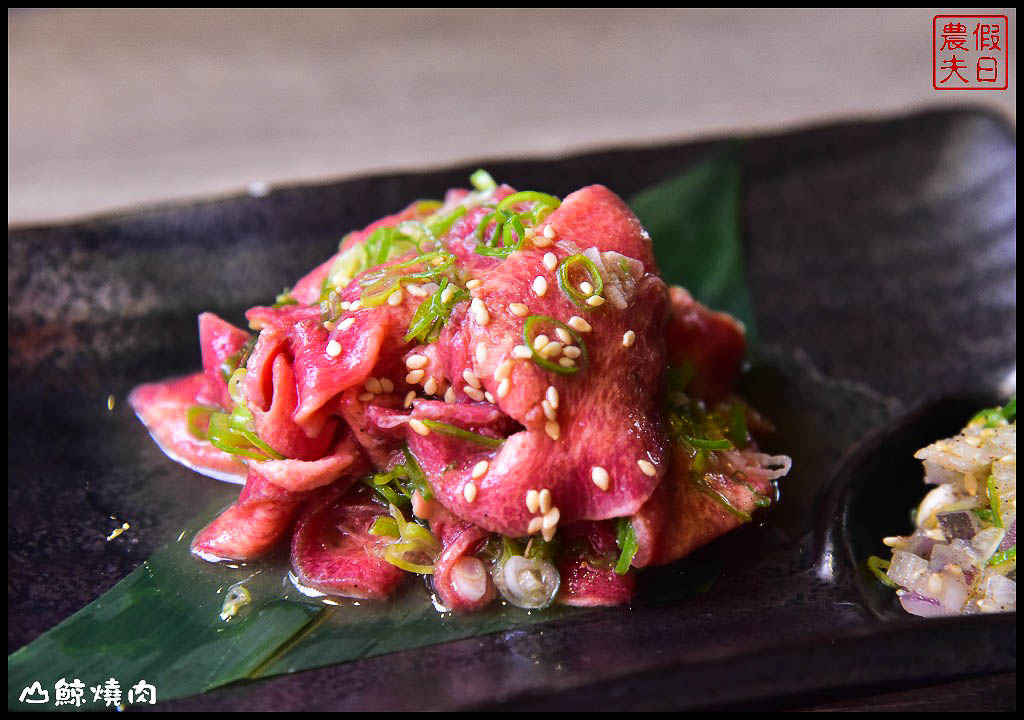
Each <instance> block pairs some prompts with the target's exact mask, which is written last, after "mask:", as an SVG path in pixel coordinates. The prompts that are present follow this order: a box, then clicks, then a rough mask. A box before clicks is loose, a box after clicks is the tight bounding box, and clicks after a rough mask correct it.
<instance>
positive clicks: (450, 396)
mask: <svg viewBox="0 0 1024 720" xmlns="http://www.w3.org/2000/svg"><path fill="white" fill-rule="evenodd" d="M444 401H445V402H446V403H448V404H449V405H454V404H455V388H453V387H452V386H451V385H449V386H448V389H447V390H445V391H444Z"/></svg>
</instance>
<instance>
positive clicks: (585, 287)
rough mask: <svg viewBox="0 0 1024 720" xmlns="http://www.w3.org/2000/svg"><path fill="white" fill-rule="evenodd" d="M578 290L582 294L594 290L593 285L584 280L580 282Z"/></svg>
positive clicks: (587, 293)
mask: <svg viewBox="0 0 1024 720" xmlns="http://www.w3.org/2000/svg"><path fill="white" fill-rule="evenodd" d="M580 292H581V293H583V294H584V295H589V294H590V293H592V292H594V286H593V285H591V284H590V283H588V282H587V281H586V280H584V281H583V282H581V283H580Z"/></svg>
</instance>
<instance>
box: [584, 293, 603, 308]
mask: <svg viewBox="0 0 1024 720" xmlns="http://www.w3.org/2000/svg"><path fill="white" fill-rule="evenodd" d="M587 305H589V306H590V307H601V306H602V305H604V298H603V297H601V296H600V295H591V296H590V297H588V298H587Z"/></svg>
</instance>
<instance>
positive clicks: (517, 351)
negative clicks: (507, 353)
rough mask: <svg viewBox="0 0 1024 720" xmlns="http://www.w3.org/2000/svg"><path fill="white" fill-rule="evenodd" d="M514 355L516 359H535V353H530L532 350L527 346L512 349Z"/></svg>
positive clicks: (517, 346)
mask: <svg viewBox="0 0 1024 720" xmlns="http://www.w3.org/2000/svg"><path fill="white" fill-rule="evenodd" d="M512 354H513V355H514V356H515V357H517V358H521V359H523V360H529V359H530V358H532V357H533V353H532V352H530V348H528V347H527V346H526V345H516V346H515V347H514V348H512Z"/></svg>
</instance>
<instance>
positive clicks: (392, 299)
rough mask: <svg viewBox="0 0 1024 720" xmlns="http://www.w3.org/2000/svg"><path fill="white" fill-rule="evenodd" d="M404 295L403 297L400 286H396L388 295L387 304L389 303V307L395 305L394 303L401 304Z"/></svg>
mask: <svg viewBox="0 0 1024 720" xmlns="http://www.w3.org/2000/svg"><path fill="white" fill-rule="evenodd" d="M404 297H405V294H404V293H403V292H402V288H398V289H397V290H395V291H394V292H393V293H391V294H390V295H388V305H390V306H391V307H395V306H396V305H401V304H402V299H403V298H404Z"/></svg>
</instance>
